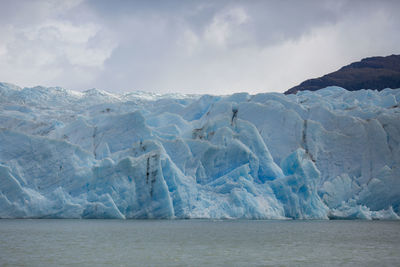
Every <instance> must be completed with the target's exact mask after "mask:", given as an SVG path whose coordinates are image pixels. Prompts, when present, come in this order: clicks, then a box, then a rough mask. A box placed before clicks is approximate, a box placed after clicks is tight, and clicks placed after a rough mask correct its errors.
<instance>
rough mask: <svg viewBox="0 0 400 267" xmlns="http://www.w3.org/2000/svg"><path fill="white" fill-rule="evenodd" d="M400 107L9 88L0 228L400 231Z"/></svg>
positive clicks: (330, 96) (303, 97)
mask: <svg viewBox="0 0 400 267" xmlns="http://www.w3.org/2000/svg"><path fill="white" fill-rule="evenodd" d="M399 102H400V89H397V90H391V89H385V90H383V91H381V92H377V91H371V90H360V91H354V92H349V91H346V90H344V89H342V88H338V87H328V88H325V89H322V90H319V91H317V92H308V91H304V92H299V93H298V94H297V95H288V96H285V95H283V94H280V93H266V94H257V95H249V94H247V93H240V94H233V95H229V96H210V95H203V96H198V95H178V94H170V95H159V94H150V93H145V92H134V93H129V94H125V95H113V94H110V93H107V92H104V91H100V90H96V89H91V90H88V91H85V92H74V91H69V90H66V89H63V88H59V87H56V88H44V87H34V88H19V87H18V86H15V85H11V84H6V83H0V127H1V128H0V217H1V218H250V219H287V218H293V219H328V218H349V219H353V218H357V219H399V216H398V214H399V212H400V145H399V144H400V107H399Z"/></svg>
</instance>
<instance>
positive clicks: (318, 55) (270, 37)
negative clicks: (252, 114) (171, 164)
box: [0, 0, 400, 94]
mask: <svg viewBox="0 0 400 267" xmlns="http://www.w3.org/2000/svg"><path fill="white" fill-rule="evenodd" d="M399 14H400V1H395V0H394V1H378V0H377V1H367V0H364V1H354V0H352V1H345V0H343V1H340V0H334V1H324V0H318V1H285V0H281V1H273V0H271V1H269V0H263V1H257V0H248V1H222V0H219V1H183V0H182V1H168V0H160V1H144V0H143V1H115V0H113V1H109V0H93V1H91V0H71V1H51V0H43V1H34V0H0V81H3V82H10V83H14V84H17V85H19V86H35V85H44V86H61V87H64V88H68V89H73V90H80V91H81V90H86V89H89V88H93V87H95V88H99V89H103V90H107V91H110V92H127V91H133V90H143V91H152V92H161V93H167V92H182V93H211V94H228V93H233V92H243V91H247V92H250V93H258V92H271V91H274V92H283V91H285V90H286V89H289V88H290V87H292V86H294V85H297V84H298V83H300V82H302V81H303V80H305V79H309V78H313V77H318V76H321V75H323V74H326V73H329V72H332V71H335V70H337V69H338V68H340V67H341V66H343V65H346V64H349V63H351V62H353V61H358V60H360V59H361V58H364V57H368V56H376V55H382V56H383V55H390V54H400V15H399Z"/></svg>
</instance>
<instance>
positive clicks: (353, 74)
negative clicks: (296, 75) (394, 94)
mask: <svg viewBox="0 0 400 267" xmlns="http://www.w3.org/2000/svg"><path fill="white" fill-rule="evenodd" d="M327 86H340V87H343V88H345V89H347V90H349V91H356V90H360V89H373V90H378V91H380V90H383V89H385V88H392V89H396V88H400V55H391V56H387V57H369V58H364V59H363V60H361V61H359V62H354V63H351V64H350V65H347V66H344V67H342V68H341V69H340V70H338V71H335V72H332V73H329V74H327V75H324V76H322V77H319V78H316V79H310V80H306V81H304V82H302V83H301V84H299V85H297V86H295V87H293V88H291V89H289V90H287V91H286V92H285V94H296V93H297V92H298V91H305V90H308V91H316V90H319V89H322V88H325V87H327Z"/></svg>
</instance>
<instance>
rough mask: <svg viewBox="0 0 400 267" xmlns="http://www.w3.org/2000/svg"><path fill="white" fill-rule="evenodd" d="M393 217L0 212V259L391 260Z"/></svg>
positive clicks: (398, 234)
mask: <svg viewBox="0 0 400 267" xmlns="http://www.w3.org/2000/svg"><path fill="white" fill-rule="evenodd" d="M399 264H400V222H398V221H247V220H233V221H230V220H226V221H211V220H0V266H204V265H210V266H276V265H281V266H299V265H301V266H310V265H313V266H321V265H322V266H331V265H335V266H336V265H342V266H354V265H358V266H385V265H387V266H394V265H397V266H398V265H399Z"/></svg>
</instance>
